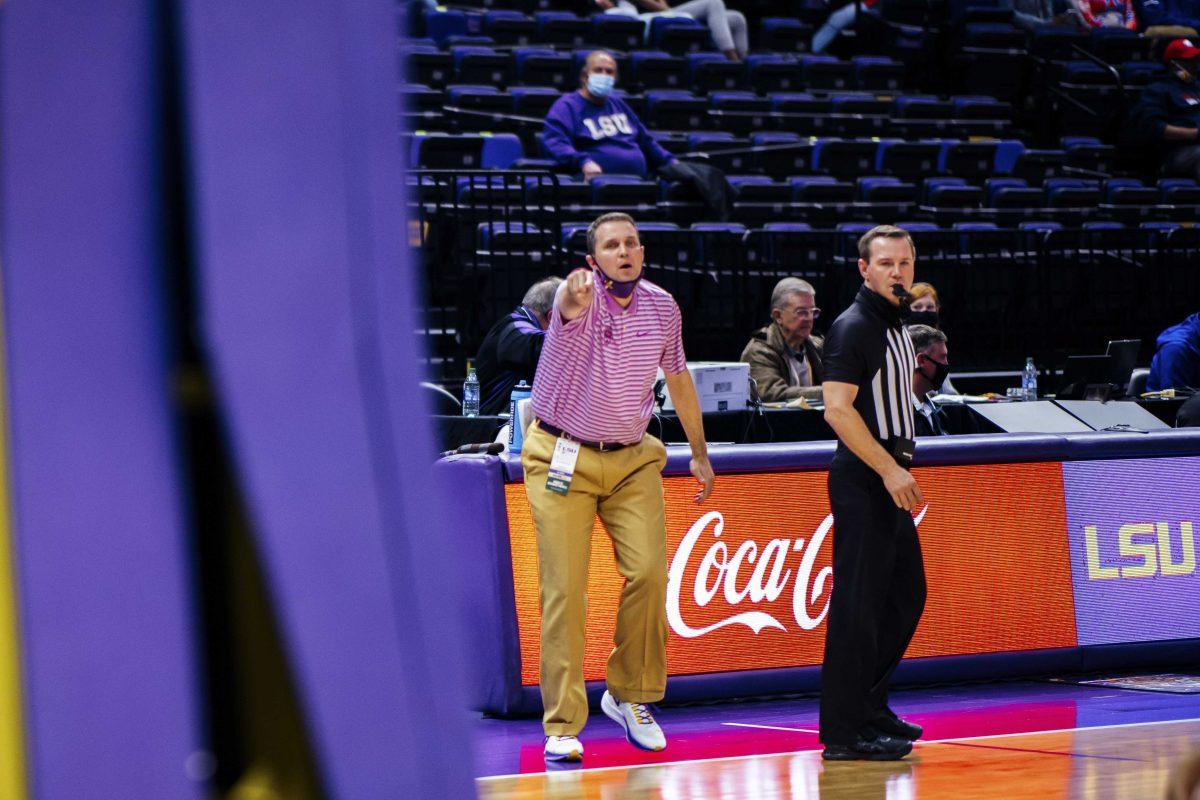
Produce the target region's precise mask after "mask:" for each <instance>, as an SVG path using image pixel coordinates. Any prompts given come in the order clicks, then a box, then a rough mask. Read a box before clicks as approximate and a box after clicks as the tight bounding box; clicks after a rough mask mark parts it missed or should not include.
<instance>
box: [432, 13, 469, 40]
mask: <svg viewBox="0 0 1200 800" xmlns="http://www.w3.org/2000/svg"><path fill="white" fill-rule="evenodd" d="M467 33H468V30H467V15H466V14H465V13H464V12H462V11H447V10H440V9H439V10H431V11H426V12H425V35H427V36H428V37H429V38H431V39H433V40H434V41H435V42H437V43H438V44H439V45H445V44H446V42H447V40H448V39H449V38H450V37H451V36H466V35H467Z"/></svg>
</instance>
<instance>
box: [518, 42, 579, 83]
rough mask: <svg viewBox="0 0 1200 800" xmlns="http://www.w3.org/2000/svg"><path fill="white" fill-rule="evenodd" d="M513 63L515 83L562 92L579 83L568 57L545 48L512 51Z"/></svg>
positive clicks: (577, 74)
mask: <svg viewBox="0 0 1200 800" xmlns="http://www.w3.org/2000/svg"><path fill="white" fill-rule="evenodd" d="M513 63H514V65H515V66H516V75H517V82H518V83H522V84H525V85H527V86H553V87H554V88H555V89H558V90H559V91H560V92H562V91H566V90H567V89H570V88H572V87H574V86H576V85H577V83H578V81H579V72H578V71H577V70H575V69H573V68H572V66H573V65H572V62H571V58H570V56H568V55H566V54H565V53H557V52H555V51H554V50H550V49H547V48H545V47H519V48H517V49H516V50H514V51H513Z"/></svg>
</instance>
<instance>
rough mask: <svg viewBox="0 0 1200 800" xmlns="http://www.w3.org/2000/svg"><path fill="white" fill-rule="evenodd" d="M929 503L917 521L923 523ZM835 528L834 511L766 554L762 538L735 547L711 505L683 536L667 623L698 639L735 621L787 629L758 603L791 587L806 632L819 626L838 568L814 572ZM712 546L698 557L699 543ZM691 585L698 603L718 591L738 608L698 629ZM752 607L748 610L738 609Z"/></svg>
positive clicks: (671, 575) (795, 617)
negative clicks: (687, 606)
mask: <svg viewBox="0 0 1200 800" xmlns="http://www.w3.org/2000/svg"><path fill="white" fill-rule="evenodd" d="M928 511H929V506H925V507H924V508H923V509H921V511H920V513H919V514H918V515H917V517H916V519H915V520H914V521H915V522H916V524H918V525H920V524H921V520H923V519H924V518H925V514H926V512H928ZM832 528H833V514H827V515H826V516H825V518H824V519H823V520H821V523H820V524H819V525H818V526H817V529H816V530H815V531H814V532H813V533H812V535H811V536H808V537H804V536H797V537H791V538H775V539H771V540H770V541H768V542H767V543H766V544H765V545H764V546H763V547H762V550H761V552H760V550H759V547H758V543H757V542H756V541H755V540H754V539H751V538H748V539H743V540H742V541H741V542H740V543H737V544H736V545H735V548H734V549H732V553H731V547H730V543H729V541H728V540H727V539H723V538H722V536H723V534H724V533H725V516H724V515H723V514H722V513H721V512H720V511H710V512H708V513H707V514H704V515H703V516H701V517H700V518H699V519H697V520H696V521H695V522H694V523H692V526H691V527H690V528H689V529H688V532H687V533H686V534H685V535H684V537H683V541H682V542H680V544H679V548H678V549H677V550H676V551H675V556H674V558H672V559H671V568H670V570H669V572H668V584H667V622H668V623H670V625H671V630H673V631H674V632H675V633H676V634H678V635H679V636H682V637H683V638H685V639H695V638H697V637H700V636H704V635H705V634H708V633H712V632H713V631H715V630H719V629H721V628H725V627H728V626H730V625H744V626H746V627H747V628H749V629H750V630H752V631H754V632H755V633H761V632H762V631H763V630H765V629H767V628H778V629H779V630H782V631H786V630H788V626H787V625H786V624H785V623H784V622H782V621H780V620H779V619H777V618H776V617H775V616H774V615H772V614H770V613H769V612H767V611H760V610H755V609H754V608H753V607H754V606H757V605H759V604H762V603H764V602H765V603H774V602H775V601H776V600H778V599H779V597H780V596H781V595H783V594H784V593H785V592H788V591H790V592H791V609H792V615H791V616H792V619H791V621H792V622H794V623H795V627H796V629H798V630H802V631H811V630H814V629H815V628H816V627H817V626H818V625H820V624H821V623H822V622H823V621H824V620H825V616H826V614H828V613H829V593H830V591H832V588H833V581H832V577H833V567H832V566H824V567H821V568H820V569H818V570H817V571H816V574H815V575H814V574H813V566H814V565H815V564H816V561H817V554H818V553H819V552H820V550H821V546H822V545H823V544H824V543H825V539H826V537H827V536H828V535H829V532H830V530H831V529H832ZM706 544H707V549H705V550H704V552H703V555H697V553H698V548H701V547H704V546H705V545H706ZM689 587H690V589H691V597H692V599H693V600H694V602H695V604H696V606H697V607H699V608H707V607H708V606H709V604H710V603H712V602H713V601H714V600H716V599H717V596H718V594H719V595H720V596H721V598H722V599H723V600H724V601H725V603H726V605H728V606H729V607H730V609H731V611H732V613H731V614H730V615H729V616H727V617H725V618H724V619H720V620H718V621H716V622H712V623H709V624H708V625H704V626H702V627H693V626H692V625H690V624H688V622H687V620H685V619H684V614H683V610H682V609H681V606H680V595H681V593H683V592H686V591H687V590H688V588H689ZM745 606H750V607H751V608H750V609H749V610H746V611H736V610H735V609H737V608H740V607H745Z"/></svg>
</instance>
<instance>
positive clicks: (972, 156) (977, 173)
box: [938, 141, 996, 179]
mask: <svg viewBox="0 0 1200 800" xmlns="http://www.w3.org/2000/svg"><path fill="white" fill-rule="evenodd" d="M995 164H996V143H995V142H955V141H946V142H942V150H941V153H940V154H939V156H938V172H940V173H941V174H943V175H956V176H958V177H960V178H977V179H981V178H986V177H988V176H989V175H991V174H992V171H993V169H994V168H995Z"/></svg>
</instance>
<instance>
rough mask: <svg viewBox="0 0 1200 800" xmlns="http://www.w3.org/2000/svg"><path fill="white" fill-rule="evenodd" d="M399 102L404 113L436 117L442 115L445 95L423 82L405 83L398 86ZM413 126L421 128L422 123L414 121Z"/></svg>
mask: <svg viewBox="0 0 1200 800" xmlns="http://www.w3.org/2000/svg"><path fill="white" fill-rule="evenodd" d="M400 97H401V101H400V102H401V104H402V107H403V108H404V113H405V114H407V115H409V116H413V117H416V118H418V119H430V118H433V119H436V118H440V117H441V116H442V113H441V112H442V106H443V105H444V104H445V95H444V94H443V93H442V92H439V91H438V90H437V89H431V88H430V87H428V86H425V85H424V84H419V83H407V84H403V85H402V86H401V87H400ZM411 127H413V128H423V127H425V126H424V125H422V124H419V123H414V124H412V125H411Z"/></svg>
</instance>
